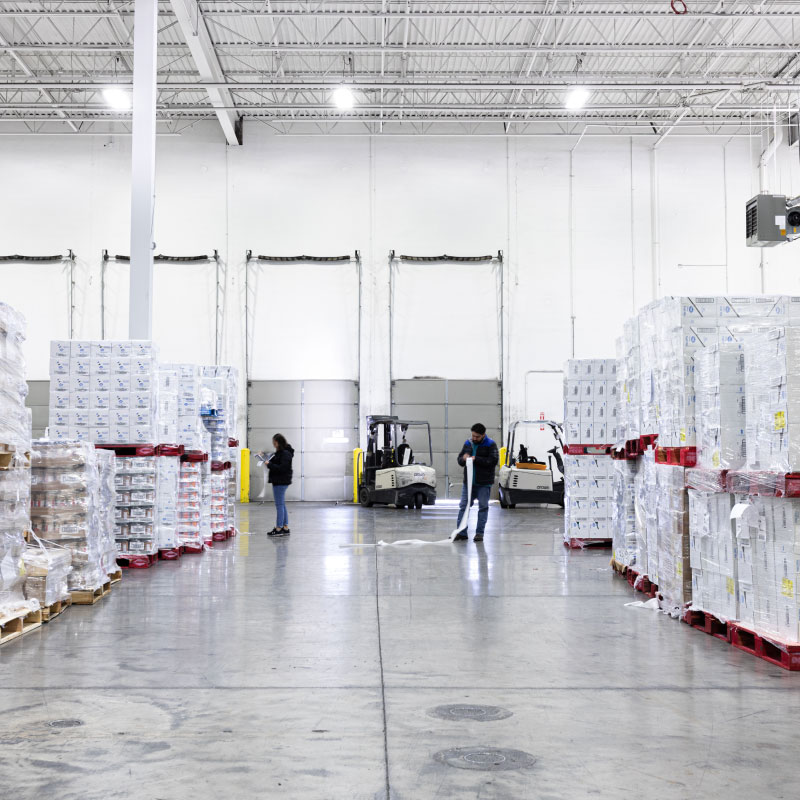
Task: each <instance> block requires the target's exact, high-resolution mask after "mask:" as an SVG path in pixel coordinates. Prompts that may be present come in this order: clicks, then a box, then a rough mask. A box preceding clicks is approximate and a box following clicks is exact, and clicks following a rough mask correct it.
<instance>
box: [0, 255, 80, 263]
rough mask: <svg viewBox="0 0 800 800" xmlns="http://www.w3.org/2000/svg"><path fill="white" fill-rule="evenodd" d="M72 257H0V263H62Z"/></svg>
mask: <svg viewBox="0 0 800 800" xmlns="http://www.w3.org/2000/svg"><path fill="white" fill-rule="evenodd" d="M73 258H74V256H73V255H72V254H71V253H70V254H68V255H66V256H60V255H59V256H17V255H14V256H0V261H64V260H71V259H73Z"/></svg>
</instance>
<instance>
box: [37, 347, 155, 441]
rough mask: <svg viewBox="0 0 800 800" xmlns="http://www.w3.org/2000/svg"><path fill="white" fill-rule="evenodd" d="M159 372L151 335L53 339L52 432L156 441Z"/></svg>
mask: <svg viewBox="0 0 800 800" xmlns="http://www.w3.org/2000/svg"><path fill="white" fill-rule="evenodd" d="M157 376H158V358H157V350H156V348H155V346H154V345H153V343H152V342H150V341H146V340H126V341H114V342H112V341H107V340H102V341H96V340H95V341H85V340H77V339H74V340H71V341H52V342H50V427H49V434H50V438H51V439H52V440H53V441H82V442H93V443H96V444H108V443H115V444H129V443H135V444H145V443H146V444H153V443H154V442H155V439H156V434H157V432H158V431H157V429H156V417H157V413H158V402H157V394H158V380H157Z"/></svg>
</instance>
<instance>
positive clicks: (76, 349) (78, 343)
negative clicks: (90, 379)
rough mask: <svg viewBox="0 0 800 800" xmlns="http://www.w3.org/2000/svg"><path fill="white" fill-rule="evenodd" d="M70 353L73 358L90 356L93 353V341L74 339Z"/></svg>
mask: <svg viewBox="0 0 800 800" xmlns="http://www.w3.org/2000/svg"><path fill="white" fill-rule="evenodd" d="M69 354H70V357H71V358H89V357H90V356H91V355H92V343H91V341H88V342H87V341H85V340H81V339H73V340H72V346H71V347H70V351H69Z"/></svg>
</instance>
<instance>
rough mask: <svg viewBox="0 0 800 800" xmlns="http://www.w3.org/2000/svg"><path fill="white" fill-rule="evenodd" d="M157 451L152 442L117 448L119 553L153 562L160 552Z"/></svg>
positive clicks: (130, 558) (123, 556)
mask: <svg viewBox="0 0 800 800" xmlns="http://www.w3.org/2000/svg"><path fill="white" fill-rule="evenodd" d="M157 508H158V494H157V492H156V454H155V448H154V447H152V446H151V445H142V446H140V447H134V446H131V447H129V448H125V449H119V450H118V451H117V469H116V502H115V509H116V515H115V529H114V536H115V539H116V543H117V550H118V552H119V557H120V558H121V559H122V560H123V561H127V562H128V563H130V562H131V561H132V560H134V559H136V562H135V565H136V566H138V565H139V560H143V561H144V562H145V563H148V564H149V563H150V562H151V561H152V560H153V559H154V557H155V556H156V554H157V553H158V546H157V543H156V537H155V531H156V509H157Z"/></svg>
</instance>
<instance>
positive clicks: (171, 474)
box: [154, 445, 181, 550]
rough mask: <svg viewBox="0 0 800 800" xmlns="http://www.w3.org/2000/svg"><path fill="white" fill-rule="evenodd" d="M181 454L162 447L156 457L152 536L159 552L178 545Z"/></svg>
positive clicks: (174, 447)
mask: <svg viewBox="0 0 800 800" xmlns="http://www.w3.org/2000/svg"><path fill="white" fill-rule="evenodd" d="M180 468H181V452H180V448H179V447H177V446H169V445H162V446H161V447H159V449H158V454H157V456H156V492H155V496H156V498H157V500H158V504H157V506H156V508H155V530H154V536H155V540H156V547H157V548H158V549H159V550H173V549H175V548H176V547H178V546H179V545H180V539H179V536H178V503H179V500H178V497H179V486H180Z"/></svg>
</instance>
